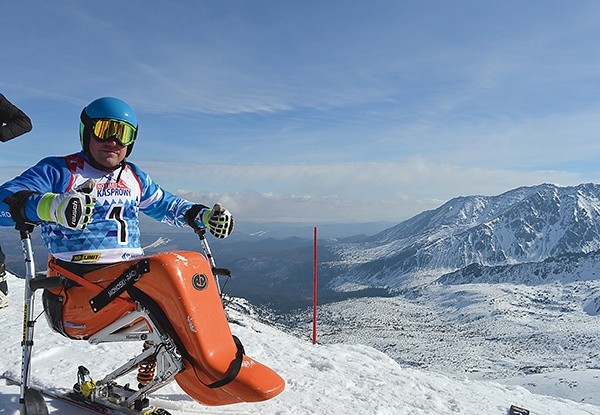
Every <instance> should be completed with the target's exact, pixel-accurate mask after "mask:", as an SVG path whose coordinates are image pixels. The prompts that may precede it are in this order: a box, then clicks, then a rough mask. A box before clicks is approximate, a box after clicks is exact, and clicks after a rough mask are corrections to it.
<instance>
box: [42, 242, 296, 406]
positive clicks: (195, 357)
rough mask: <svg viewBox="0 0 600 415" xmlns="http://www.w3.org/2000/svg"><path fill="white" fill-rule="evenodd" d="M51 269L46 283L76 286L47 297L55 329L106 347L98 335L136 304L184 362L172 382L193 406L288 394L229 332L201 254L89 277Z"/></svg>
mask: <svg viewBox="0 0 600 415" xmlns="http://www.w3.org/2000/svg"><path fill="white" fill-rule="evenodd" d="M48 270H49V272H48V277H56V276H59V275H62V276H64V277H67V279H69V280H71V281H73V282H75V283H77V284H78V285H77V286H71V287H69V288H66V289H64V288H50V289H46V290H45V292H44V302H45V303H46V304H45V306H46V309H47V311H48V313H47V316H48V318H49V321H50V324H51V325H52V327H53V328H54V329H55V330H56V331H58V332H60V333H61V334H63V335H65V336H67V337H70V338H73V339H82V340H90V341H93V342H102V341H103V339H102V338H101V337H100V338H99V337H98V336H99V333H103V331H102V330H103V329H105V328H106V327H107V326H109V325H111V324H113V323H114V322H115V321H117V320H119V319H124V320H125V318H124V317H126V316H127V314H129V313H132V312H133V311H135V310H136V302H138V303H140V304H141V305H142V306H143V307H144V308H145V309H147V310H149V311H150V315H151V318H152V320H153V321H157V322H158V324H159V325H160V326H161V328H162V329H163V330H164V331H165V332H166V333H167V334H169V336H171V338H173V340H174V342H175V344H176V345H177V349H178V352H179V353H180V354H181V357H182V358H183V362H184V369H183V370H182V371H180V372H179V373H177V374H176V375H175V380H176V381H177V383H178V384H179V386H180V387H181V388H182V389H183V390H184V391H185V392H186V393H187V394H188V395H190V397H192V398H193V399H195V400H196V401H198V402H200V403H202V404H205V405H226V404H233V403H238V402H257V401H263V400H267V399H270V398H272V397H274V396H276V395H278V394H279V393H280V392H281V391H283V389H284V388H285V381H284V380H283V379H282V378H281V377H280V376H279V375H278V374H277V373H275V372H274V371H273V370H272V369H270V368H268V367H267V366H264V365H262V364H261V363H259V362H257V361H255V360H253V359H251V358H249V357H248V356H245V355H244V354H243V348H242V347H241V344H240V343H239V341H237V339H234V337H233V335H232V333H231V331H230V328H229V323H228V322H227V317H226V315H225V312H224V310H223V306H222V303H221V298H220V296H219V293H218V289H217V286H216V281H215V278H214V276H213V273H212V270H211V267H210V264H209V263H208V261H207V260H206V258H205V257H204V256H202V255H201V254H199V253H197V252H188V251H176V252H164V253H160V254H156V255H152V256H148V257H144V258H138V259H136V260H132V261H127V262H123V263H119V264H115V265H110V266H108V267H105V268H101V269H98V270H95V271H92V272H89V273H86V274H85V275H84V276H77V275H74V274H73V273H71V272H69V271H68V270H66V269H64V268H62V267H60V266H59V265H57V263H56V261H53V260H50V261H49V267H48ZM136 273H137V274H136ZM58 297H61V298H58ZM141 323H143V322H139V321H136V322H135V325H140V324H141ZM131 324H132V325H133V324H134V323H131ZM142 325H143V324H142ZM148 330H151V326H149V327H148ZM106 341H114V340H108V339H107V340H106Z"/></svg>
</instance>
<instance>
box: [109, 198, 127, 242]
mask: <svg viewBox="0 0 600 415" xmlns="http://www.w3.org/2000/svg"><path fill="white" fill-rule="evenodd" d="M106 219H112V220H114V221H116V222H117V233H118V234H119V244H120V245H126V244H127V236H128V232H127V222H125V219H123V205H113V206H111V207H110V210H109V211H108V214H107V215H106Z"/></svg>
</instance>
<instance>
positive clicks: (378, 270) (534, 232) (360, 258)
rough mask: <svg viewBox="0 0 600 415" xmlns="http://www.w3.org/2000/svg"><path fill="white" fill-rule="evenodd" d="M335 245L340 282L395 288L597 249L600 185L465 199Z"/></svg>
mask: <svg viewBox="0 0 600 415" xmlns="http://www.w3.org/2000/svg"><path fill="white" fill-rule="evenodd" d="M332 249H333V250H334V251H335V252H336V256H337V258H336V260H334V261H332V262H330V263H328V264H326V266H327V272H329V273H331V275H335V277H334V278H333V281H332V282H331V286H332V287H335V288H337V289H344V288H347V287H351V286H359V287H364V286H371V287H386V288H389V289H391V290H392V291H400V290H402V289H405V288H407V287H411V286H415V285H419V284H421V283H423V282H425V283H427V282H429V281H430V280H432V279H436V278H439V277H440V276H442V275H444V274H447V273H451V272H457V271H459V270H463V274H464V275H466V274H465V273H468V271H469V270H475V269H476V267H477V266H480V267H492V266H508V265H515V264H522V263H532V262H542V261H545V260H547V259H549V258H558V257H561V256H563V255H570V254H587V253H592V252H594V251H597V250H599V249H600V186H599V185H595V184H581V185H578V186H574V187H559V186H555V185H551V184H542V185H538V186H532V187H520V188H517V189H514V190H511V191H508V192H506V193H503V194H501V195H497V196H468V197H457V198H455V199H452V200H450V201H448V202H447V203H445V204H444V205H442V206H440V207H439V208H437V209H435V210H431V211H426V212H423V213H421V214H419V215H417V216H415V217H413V218H411V219H409V220H406V221H404V222H402V223H400V224H398V225H396V226H394V227H391V228H389V229H386V230H384V231H382V232H380V233H378V234H376V235H374V236H372V237H370V238H368V239H366V240H364V241H362V242H356V243H345V244H344V243H343V244H339V245H333V246H332ZM473 264H478V265H477V266H475V265H473ZM465 268H466V269H465ZM486 275H487V274H486ZM490 275H491V274H490ZM480 282H485V281H481V280H480Z"/></svg>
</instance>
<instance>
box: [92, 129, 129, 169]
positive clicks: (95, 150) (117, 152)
mask: <svg viewBox="0 0 600 415" xmlns="http://www.w3.org/2000/svg"><path fill="white" fill-rule="evenodd" d="M91 136H92V137H91V139H90V154H91V155H92V157H93V158H94V160H96V162H97V163H98V164H100V165H101V166H104V167H107V168H109V169H110V168H114V167H117V166H118V165H119V164H120V163H121V162H122V161H123V160H124V159H125V156H126V155H127V147H126V146H123V145H121V144H119V142H118V141H117V140H115V139H114V138H113V139H109V140H104V141H100V140H98V139H96V138H95V137H94V135H93V134H91Z"/></svg>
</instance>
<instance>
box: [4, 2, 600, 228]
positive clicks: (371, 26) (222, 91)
mask: <svg viewBox="0 0 600 415" xmlns="http://www.w3.org/2000/svg"><path fill="white" fill-rule="evenodd" d="M4 3H5V4H3V6H2V11H3V19H2V20H3V22H2V25H1V26H0V35H1V36H2V42H3V44H4V45H5V46H4V51H3V53H2V58H1V60H2V63H1V64H0V91H2V92H3V93H4V94H5V95H6V96H7V98H9V99H10V100H11V101H13V102H14V103H15V104H17V105H18V106H19V107H21V108H22V109H24V110H25V111H26V112H27V113H28V114H29V115H30V116H31V118H32V120H33V123H34V131H33V132H31V133H29V134H28V135H26V136H23V137H21V138H19V139H16V140H13V141H11V142H9V143H4V144H1V145H0V181H5V180H8V179H10V178H12V177H13V176H14V175H16V174H18V173H19V172H20V171H22V170H24V169H25V168H26V167H28V166H29V165H32V164H34V163H35V162H37V161H38V160H39V159H41V158H43V157H45V156H47V155H62V154H69V153H71V152H74V151H77V150H78V149H79V143H78V123H79V114H80V112H81V109H82V108H83V106H85V105H86V104H87V103H88V102H90V101H91V100H93V99H95V98H97V97H100V96H117V97H119V98H122V99H124V100H125V101H127V102H128V103H129V104H130V105H131V106H132V107H133V108H134V109H135V111H136V113H137V116H138V120H139V121H140V135H139V139H138V142H137V143H136V145H135V148H134V151H133V154H132V156H131V158H130V160H131V161H133V162H135V163H137V164H138V165H140V166H141V167H142V168H143V169H145V170H146V171H147V172H149V173H150V174H151V175H152V176H153V178H154V179H155V180H156V181H157V182H158V183H160V184H161V185H162V186H163V187H165V188H166V189H168V190H170V191H172V192H175V193H178V194H182V195H186V197H188V198H190V199H192V200H195V201H198V202H203V203H206V204H210V203H212V202H214V201H217V200H219V201H221V202H222V203H223V204H224V205H225V206H226V207H228V208H229V209H230V210H231V211H232V212H233V213H234V215H235V216H236V217H237V218H238V220H248V221H250V220H252V221H254V220H275V221H294V222H304V221H306V222H315V223H318V222H332V221H337V222H343V221H361V222H365V221H374V220H386V221H392V222H400V221H402V220H404V219H407V218H409V217H411V216H413V215H415V214H417V213H420V212H421V211H423V210H427V209H433V208H436V207H438V206H439V205H440V204H442V203H444V202H445V201H447V200H449V199H451V198H453V197H456V196H462V195H471V194H484V195H492V194H498V193H502V192H504V191H507V190H509V189H512V188H515V187H518V186H523V185H534V184H539V183H544V182H550V183H556V184H559V185H575V184H579V183H582V182H598V181H600V180H599V178H600V168H599V163H598V156H599V155H600V140H599V137H600V43H599V42H598V39H600V3H598V2H596V1H577V2H566V1H550V0H548V1H526V2H523V1H510V0H509V1H481V0H474V1H459V0H457V1H427V0H415V1H381V0H368V1H330V0H321V1H313V0H307V1H297V2H295V1H275V0H272V1H262V0H258V1H254V0H253V1H250V0H240V1H152V0H144V1H141V0H136V1H126V2H125V1H98V2H84V1H52V2H43V1H27V2H4Z"/></svg>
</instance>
